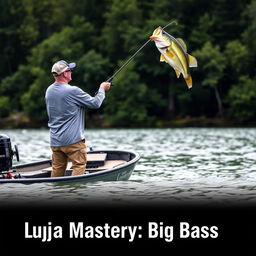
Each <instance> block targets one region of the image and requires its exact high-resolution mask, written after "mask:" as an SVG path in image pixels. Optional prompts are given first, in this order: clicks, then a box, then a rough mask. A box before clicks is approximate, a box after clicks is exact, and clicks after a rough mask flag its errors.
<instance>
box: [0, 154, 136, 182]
mask: <svg viewBox="0 0 256 256" xmlns="http://www.w3.org/2000/svg"><path fill="white" fill-rule="evenodd" d="M102 152H106V153H110V154H111V153H121V154H122V153H125V154H130V155H132V154H133V155H134V158H133V159H131V160H129V161H127V162H126V163H123V164H121V165H118V166H115V167H113V168H111V169H106V170H99V171H96V172H91V173H86V174H82V175H77V176H62V177H44V178H20V179H3V180H1V179H0V183H23V184H26V183H28V184H31V183H39V182H58V181H67V180H68V181H72V180H79V179H81V180H82V179H84V178H89V177H94V176H101V175H104V174H106V173H112V172H115V171H117V170H119V169H120V168H122V169H123V168H126V167H127V166H131V165H133V164H135V163H136V162H137V161H138V160H139V159H140V155H139V153H137V152H135V151H124V150H93V151H89V152H88V153H89V154H92V153H102ZM44 163H51V160H43V161H38V162H35V163H28V164H21V165H16V166H13V169H14V170H15V168H24V167H29V166H33V165H36V164H44ZM16 170H17V169H16ZM21 173H22V171H21ZM28 173H29V171H28Z"/></svg>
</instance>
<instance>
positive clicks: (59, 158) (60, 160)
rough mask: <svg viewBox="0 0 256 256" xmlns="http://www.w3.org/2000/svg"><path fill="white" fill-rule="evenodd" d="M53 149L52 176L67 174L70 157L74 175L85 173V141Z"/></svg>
mask: <svg viewBox="0 0 256 256" xmlns="http://www.w3.org/2000/svg"><path fill="white" fill-rule="evenodd" d="M51 149H52V174H51V177H61V176H64V175H65V171H66V168H67V163H68V158H69V159H70V160H71V161H72V166H73V171H72V176H75V175H81V174H84V171H85V167H86V145H85V142H84V141H79V142H77V143H74V144H71V145H67V146H61V147H51Z"/></svg>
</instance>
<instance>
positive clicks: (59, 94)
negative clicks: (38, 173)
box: [45, 60, 110, 177]
mask: <svg viewBox="0 0 256 256" xmlns="http://www.w3.org/2000/svg"><path fill="white" fill-rule="evenodd" d="M75 67H76V64H75V63H67V62H66V61H64V60H61V61H58V62H56V63H55V64H54V65H53V66H52V74H53V76H54V78H55V82H54V83H53V84H52V85H50V86H49V87H48V89H47V90H46V94H45V101H46V107H47V113H48V117H49V122H48V126H49V128H50V145H51V149H52V152H53V154H52V174H51V176H52V177H59V176H64V175H65V170H66V168H67V161H68V158H69V159H71V161H72V165H73V171H72V175H81V174H83V173H84V170H85V166H86V145H85V137H84V108H85V107H88V108H99V107H100V106H101V104H102V102H103V100H104V98H105V91H107V90H109V88H110V83H107V82H103V83H101V85H100V88H99V91H98V93H97V95H96V96H95V97H91V96H90V95H89V94H87V93H86V92H84V91H83V90H81V89H80V88H78V87H76V86H71V85H69V82H70V81H71V80H72V78H71V75H72V69H73V68H75Z"/></svg>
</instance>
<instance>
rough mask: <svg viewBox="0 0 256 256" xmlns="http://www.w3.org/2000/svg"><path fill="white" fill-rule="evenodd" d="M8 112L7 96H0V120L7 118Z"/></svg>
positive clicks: (8, 101) (8, 102) (8, 100)
mask: <svg viewBox="0 0 256 256" xmlns="http://www.w3.org/2000/svg"><path fill="white" fill-rule="evenodd" d="M9 111H10V99H9V97H7V96H0V118H3V117H7V116H8V115H9Z"/></svg>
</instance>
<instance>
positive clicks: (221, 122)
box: [0, 114, 256, 129]
mask: <svg viewBox="0 0 256 256" xmlns="http://www.w3.org/2000/svg"><path fill="white" fill-rule="evenodd" d="M0 127H1V129H27V128H28V129H29V128H47V121H38V120H31V119H29V118H27V117H26V116H24V115H23V114H19V115H16V116H12V117H7V118H0ZM86 127H87V128H183V127H206V128H207V127H256V122H254V123H253V122H252V123H241V122H240V123H239V122H237V121H234V120H230V119H226V118H207V117H185V118H173V119H169V120H166V119H165V120H158V121H156V122H155V123H153V124H145V123H144V124H143V125H132V124H131V125H130V126H126V125H122V124H111V123H106V122H104V119H102V120H97V121H95V120H92V119H88V120H86Z"/></svg>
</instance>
